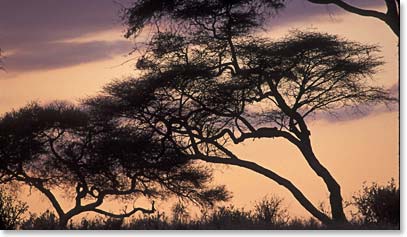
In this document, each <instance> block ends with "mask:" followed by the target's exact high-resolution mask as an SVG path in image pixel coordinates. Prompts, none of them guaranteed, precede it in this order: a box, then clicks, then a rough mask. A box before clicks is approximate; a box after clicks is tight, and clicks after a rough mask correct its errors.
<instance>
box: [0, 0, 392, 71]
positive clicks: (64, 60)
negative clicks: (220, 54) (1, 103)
mask: <svg viewBox="0 0 407 237" xmlns="http://www.w3.org/2000/svg"><path fill="white" fill-rule="evenodd" d="M131 2H132V1H131V0H2V1H1V2H0V17H1V20H0V47H1V48H2V50H3V51H4V52H6V53H7V52H13V55H10V56H9V57H7V58H6V60H5V64H6V66H7V68H8V70H12V71H31V70H43V69H53V68H62V67H66V66H73V65H77V64H80V63H85V62H92V61H98V60H103V59H108V58H111V57H113V56H115V55H120V54H126V53H128V52H129V51H130V50H131V48H132V43H131V41H129V40H128V41H125V40H117V41H115V42H112V41H104V40H103V39H100V40H97V41H96V40H95V41H92V42H86V43H77V42H58V41H61V40H65V39H72V38H77V37H80V36H83V35H89V34H92V33H97V32H102V31H107V30H111V29H121V30H122V31H124V30H125V26H124V25H123V24H122V21H121V18H120V10H121V9H122V6H129V3H131ZM349 2H354V3H355V4H359V5H360V4H361V3H362V5H364V6H363V7H376V6H380V5H383V4H384V1H382V0H369V1H349ZM366 5H367V6H366ZM339 11H342V10H340V9H339V8H337V7H335V6H329V7H327V6H321V5H315V4H311V3H308V2H307V1H306V0H288V1H287V7H286V9H284V10H283V11H282V12H281V13H280V14H279V16H278V17H276V18H275V19H273V20H272V21H271V22H270V24H272V25H273V24H278V25H279V26H280V25H283V24H287V23H289V22H292V21H301V20H305V19H307V18H309V17H312V16H315V15H317V14H333V13H335V12H339Z"/></svg>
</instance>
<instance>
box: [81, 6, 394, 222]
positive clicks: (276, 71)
mask: <svg viewBox="0 0 407 237" xmlns="http://www.w3.org/2000/svg"><path fill="white" fill-rule="evenodd" d="M283 2H284V1H260V0H259V1H244V0H243V1H239V0H236V1H200V0H196V1H136V3H135V4H134V6H133V7H132V8H130V9H128V10H127V12H126V14H127V15H126V16H127V18H126V19H127V24H128V25H129V30H128V32H127V35H126V36H127V37H130V36H132V35H136V36H137V35H138V34H139V33H140V32H141V30H142V29H143V27H146V26H151V28H155V29H156V31H155V33H154V34H153V35H152V37H151V39H150V42H149V43H147V45H146V46H145V47H144V48H145V51H144V52H145V53H144V54H143V55H142V56H141V57H140V59H139V60H138V62H137V65H136V66H137V68H138V69H140V71H141V75H142V76H141V78H137V79H130V80H125V81H117V82H115V83H112V84H110V85H109V86H107V87H106V88H105V94H104V95H101V96H99V97H96V98H93V99H90V100H88V101H87V104H88V105H90V106H91V107H94V108H95V110H98V111H99V113H101V114H104V116H107V115H109V116H111V115H114V116H116V117H118V118H121V119H122V120H124V121H132V123H136V124H145V126H147V127H150V128H152V129H154V130H155V133H154V136H157V137H159V139H167V140H168V141H169V142H170V143H173V144H176V146H177V147H179V148H180V149H182V151H183V152H184V154H185V155H186V156H188V157H189V158H190V159H199V160H204V161H207V162H210V163H222V164H229V165H235V166H240V167H244V168H247V169H249V170H252V171H255V172H257V173H259V174H262V175H264V176H266V177H268V178H270V179H272V180H274V181H276V182H277V183H278V184H280V185H282V186H283V187H285V188H286V189H288V190H289V191H290V192H291V193H292V194H293V196H294V197H295V198H296V199H297V200H298V201H299V202H300V204H301V205H302V206H303V207H304V208H305V209H307V210H308V211H309V212H310V213H311V214H312V215H313V216H315V217H316V218H318V219H319V220H320V221H321V222H323V223H325V224H333V223H343V222H346V218H345V215H344V212H343V205H342V196H341V191H340V185H339V184H338V183H337V181H336V180H335V179H334V177H333V176H332V175H331V173H330V172H329V171H328V170H327V169H326V167H324V166H323V164H321V163H320V162H319V161H318V159H317V157H316V155H315V154H314V152H313V149H312V145H311V138H310V135H311V134H310V131H309V130H308V126H307V122H306V119H305V118H306V117H309V116H310V115H313V114H316V113H317V112H324V111H327V112H335V111H336V110H337V109H339V108H342V107H344V106H358V105H369V104H376V103H380V102H383V101H388V100H392V98H390V96H389V94H388V92H387V91H385V90H384V89H382V88H380V87H375V86H371V85H370V84H369V80H368V79H369V77H370V76H372V75H373V74H374V73H375V68H376V67H377V66H379V65H381V64H382V62H381V61H380V58H379V57H378V56H377V55H376V52H377V50H378V49H377V47H375V46H370V45H361V44H358V43H354V42H349V41H346V40H343V39H340V38H339V37H337V36H331V35H327V34H320V33H303V32H297V33H294V34H292V35H291V36H289V37H287V38H286V39H283V40H281V41H278V42H272V41H270V40H268V39H264V38H259V37H254V36H252V32H253V31H254V30H255V29H257V28H258V27H261V25H262V24H263V23H264V22H265V21H266V18H267V16H268V15H269V14H271V13H273V12H275V11H276V10H278V9H279V8H281V7H283ZM146 9H149V10H150V11H146ZM259 107H261V108H263V110H264V111H262V112H260V111H259V109H258V108H259ZM265 108H266V109H265ZM276 137H279V138H284V139H287V140H288V141H289V142H291V143H292V144H293V145H295V146H296V147H297V148H298V149H299V150H300V151H301V153H302V154H303V156H304V158H305V160H306V161H307V163H308V164H309V166H310V168H311V169H312V170H313V171H314V172H315V173H316V174H317V175H318V176H319V177H320V178H321V179H322V180H323V181H324V182H325V184H326V186H327V189H328V191H329V193H330V206H331V214H332V216H331V217H329V216H327V215H325V214H324V213H323V212H321V211H320V210H318V209H317V208H316V207H315V206H314V205H313V204H312V203H311V202H310V201H309V200H308V199H307V198H306V197H305V195H304V194H303V193H302V192H301V191H300V190H299V189H298V188H297V187H296V186H295V185H294V184H293V183H291V182H290V181H289V180H287V179H285V178H284V177H282V176H280V175H278V174H277V173H275V172H273V171H272V170H269V169H267V168H265V167H262V166H260V165H258V164H256V163H254V162H252V161H247V160H242V159H239V158H238V157H237V156H236V155H235V154H233V152H232V151H231V150H230V149H228V146H227V144H230V143H234V144H239V143H242V142H244V141H245V140H247V139H253V138H276Z"/></svg>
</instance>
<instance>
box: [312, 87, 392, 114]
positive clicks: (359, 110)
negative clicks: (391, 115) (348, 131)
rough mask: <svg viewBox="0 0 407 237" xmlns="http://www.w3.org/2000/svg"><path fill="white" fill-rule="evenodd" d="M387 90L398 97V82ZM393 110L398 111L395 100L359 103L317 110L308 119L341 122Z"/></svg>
mask: <svg viewBox="0 0 407 237" xmlns="http://www.w3.org/2000/svg"><path fill="white" fill-rule="evenodd" d="M388 91H389V93H390V96H391V97H393V98H399V83H395V84H394V85H392V86H391V87H389V88H388ZM394 111H399V103H397V102H389V103H387V104H379V105H376V106H372V105H364V104H361V105H359V106H357V107H344V108H341V109H338V110H336V111H333V112H331V113H328V112H318V113H316V114H314V115H313V116H312V117H310V119H311V120H326V121H328V122H343V121H350V120H355V119H362V118H365V117H368V116H374V115H378V114H382V113H388V112H394Z"/></svg>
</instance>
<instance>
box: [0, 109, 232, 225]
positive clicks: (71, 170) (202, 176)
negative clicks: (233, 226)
mask: <svg viewBox="0 0 407 237" xmlns="http://www.w3.org/2000/svg"><path fill="white" fill-rule="evenodd" d="M150 133H151V132H150V131H149V129H148V128H146V129H143V130H137V131H134V130H129V129H127V128H126V127H125V126H119V125H114V124H112V122H109V121H106V120H103V119H101V118H98V117H92V116H91V113H90V112H89V111H84V110H82V109H79V108H75V107H74V106H70V105H66V104H62V103H55V104H51V105H49V106H45V107H41V106H39V105H37V104H33V105H29V106H26V107H24V108H22V109H20V110H19V111H15V112H10V113H7V114H6V115H4V116H3V117H2V118H1V119H0V161H1V162H0V164H1V165H0V182H1V183H11V182H19V183H21V184H24V185H28V186H30V187H34V188H36V189H37V190H38V191H40V192H41V193H42V194H43V195H45V197H46V198H47V199H48V200H49V201H50V202H51V204H52V206H53V208H54V209H55V211H56V213H57V215H58V217H59V225H60V228H66V225H67V223H68V221H69V220H70V219H71V218H72V217H74V216H76V215H78V214H81V213H83V212H95V213H98V214H102V215H106V216H109V217H113V218H125V217H129V216H131V215H133V214H134V213H136V212H142V213H145V214H148V213H153V212H154V211H155V208H154V202H153V203H152V206H151V208H142V207H137V206H133V208H131V209H130V210H127V208H126V210H123V212H122V213H113V212H110V211H106V210H103V209H101V208H100V206H101V205H102V204H103V202H104V201H105V200H118V201H120V200H122V201H124V200H127V201H131V200H134V202H136V200H137V199H138V198H140V197H141V196H144V197H147V198H150V199H151V198H168V197H169V196H170V195H176V196H178V197H180V198H184V199H187V200H191V201H193V202H195V203H197V204H201V205H213V203H214V202H216V201H219V200H227V199H228V198H229V194H228V193H227V192H226V191H225V189H224V187H223V186H218V187H210V186H208V183H209V182H210V180H211V172H210V170H208V169H206V168H204V167H200V166H196V165H194V164H193V162H191V161H190V160H189V159H187V158H186V157H185V156H184V155H183V154H182V153H180V152H179V151H178V148H176V147H171V144H169V143H168V142H166V141H160V140H156V139H155V138H152V137H151V134H150ZM55 192H64V193H65V194H67V195H69V196H71V197H72V196H73V199H74V202H73V207H72V208H70V209H68V210H64V209H63V208H62V206H61V200H58V198H57V196H56V195H55ZM133 205H136V203H134V204H133Z"/></svg>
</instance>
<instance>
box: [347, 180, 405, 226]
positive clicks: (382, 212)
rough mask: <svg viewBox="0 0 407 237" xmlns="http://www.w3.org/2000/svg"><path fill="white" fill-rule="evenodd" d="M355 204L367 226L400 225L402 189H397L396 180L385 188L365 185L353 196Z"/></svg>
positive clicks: (374, 184)
mask: <svg viewBox="0 0 407 237" xmlns="http://www.w3.org/2000/svg"><path fill="white" fill-rule="evenodd" d="M353 204H354V205H356V207H357V208H358V214H360V215H361V216H362V219H363V222H364V223H365V224H381V225H383V224H384V225H386V224H391V225H396V226H399V225H400V188H398V187H396V184H395V182H394V179H392V180H391V181H389V182H388V183H387V185H383V186H380V185H378V184H377V183H372V184H371V185H370V186H367V185H364V186H363V188H362V190H361V191H360V192H359V193H358V194H356V195H354V196H353Z"/></svg>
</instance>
